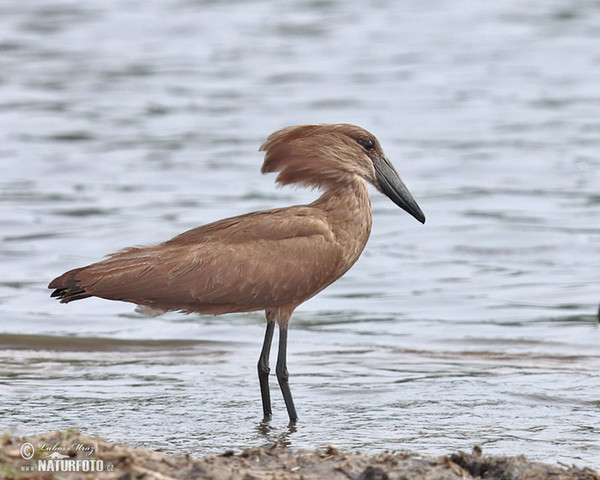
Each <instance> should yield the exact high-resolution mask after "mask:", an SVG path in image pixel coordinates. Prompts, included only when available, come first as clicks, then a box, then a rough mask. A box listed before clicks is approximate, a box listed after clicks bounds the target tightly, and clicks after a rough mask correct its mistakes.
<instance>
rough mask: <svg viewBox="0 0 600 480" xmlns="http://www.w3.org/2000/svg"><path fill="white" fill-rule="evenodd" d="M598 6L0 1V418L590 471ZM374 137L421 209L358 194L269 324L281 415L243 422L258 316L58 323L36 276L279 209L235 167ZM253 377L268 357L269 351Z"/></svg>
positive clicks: (49, 426) (254, 395) (106, 309)
mask: <svg viewBox="0 0 600 480" xmlns="http://www.w3.org/2000/svg"><path fill="white" fill-rule="evenodd" d="M599 22H600V4H598V2H595V1H582V2H576V3H574V2H567V1H558V0H557V1H550V2H549V1H541V0H539V1H529V2H518V1H505V2H496V3H495V4H491V3H490V2H478V1H475V0H460V1H449V0H448V1H442V0H439V1H434V2H420V1H416V0H415V1H406V2H392V1H383V0H380V1H372V2H367V1H364V2H361V1H359V0H354V1H344V2H338V1H312V2H310V1H300V0H295V1H292V2H274V1H259V0H254V1H247V2H225V1H221V2H218V1H200V0H196V1H195V0H182V1H178V0H165V1H162V2H159V1H147V0H145V1H141V0H140V1H138V0H130V1H118V2H117V1H106V2H101V3H98V2H93V1H90V0H77V1H69V0H63V1H59V0H46V1H41V0H38V1H35V0H31V1H28V2H4V3H1V4H0V32H1V33H0V132H1V133H0V136H1V137H0V138H1V142H0V166H1V177H0V218H1V219H2V230H1V231H0V313H1V315H0V332H1V335H0V345H1V346H0V357H1V359H2V361H1V364H0V379H1V380H0V382H1V384H2V397H3V402H2V407H0V412H1V416H0V419H1V420H0V427H1V428H2V430H3V431H7V430H11V431H15V432H16V433H19V434H36V433H42V432H49V431H54V430H57V429H65V428H76V429H79V430H81V431H83V432H84V433H89V434H99V435H102V436H104V437H106V438H108V439H111V440H115V441H120V442H125V443H129V444H131V445H135V446H145V447H148V448H153V449H160V450H164V451H168V452H174V453H190V454H192V455H201V454H207V453H216V452H222V451H223V450H226V449H229V448H241V447H244V446H250V445H264V444H266V443H269V442H279V443H281V444H285V445H290V446H292V447H295V448H313V447H315V446H321V445H326V444H329V443H334V444H337V445H339V446H341V447H342V448H345V449H360V450H361V451H363V452H379V451H382V450H402V449H409V450H418V451H421V452H424V453H431V454H442V453H448V452H451V451H455V450H457V449H463V450H469V449H470V448H471V447H472V445H473V444H480V445H482V446H483V449H484V452H487V453H497V454H507V455H515V454H521V453H525V454H527V455H528V456H529V457H531V458H534V459H539V460H545V461H549V462H554V461H556V460H562V461H566V462H575V463H578V464H581V465H589V466H593V467H596V468H600V460H599V459H600V445H599V443H598V438H599V433H600V373H599V372H600V353H599V352H600V350H599V348H598V344H599V341H600V333H599V330H598V323H597V319H596V311H597V307H598V302H599V301H600V292H599V291H598V267H597V259H598V257H599V254H600V195H599V194H598V185H599V183H600V173H599V172H600V169H599V168H598V167H599V166H600V159H599V157H598V151H599V147H600V120H599V116H598V109H599V107H600V68H599V67H600V47H599V45H600V42H599V40H600V28H599V27H598V25H599V24H600V23H599ZM308 122H349V123H356V124H359V125H361V126H363V127H365V128H367V129H369V130H371V131H372V132H374V133H375V134H376V135H377V136H378V138H379V139H380V140H381V142H382V144H383V147H384V149H385V151H386V153H387V154H388V156H389V157H390V158H391V159H392V160H393V161H394V163H395V165H396V167H397V169H398V170H399V171H400V173H401V175H402V176H403V178H404V180H405V182H406V183H407V185H408V186H409V188H410V189H411V191H412V193H413V195H414V196H415V198H416V199H417V200H418V202H419V203H420V205H421V207H422V208H423V210H424V212H425V213H426V215H427V223H426V225H425V226H422V225H420V224H418V222H415V221H414V220H413V219H412V218H410V217H409V216H408V215H406V214H405V213H404V212H402V211H401V210H400V209H398V208H397V207H396V206H395V205H393V204H392V203H391V202H390V201H389V200H388V199H386V198H385V197H383V196H381V195H379V194H376V193H374V195H373V199H372V200H373V210H374V227H373V234H372V236H371V239H370V242H369V245H368V246H367V248H366V251H365V253H364V254H363V256H362V258H361V259H360V261H359V262H358V263H357V265H356V266H355V267H354V268H353V269H352V270H351V271H350V272H349V273H348V274H347V275H346V276H345V277H344V278H343V279H341V280H340V281H339V282H337V283H336V284H335V285H333V286H331V287H330V288H328V289H327V290H326V291H324V292H322V293H321V294H320V295H319V296H317V297H316V298H314V299H312V300H310V301H309V302H307V303H306V304H304V305H302V306H301V307H300V308H299V309H298V310H297V311H296V313H295V315H294V317H293V320H292V325H291V331H290V345H289V362H288V363H289V369H290V372H291V385H292V390H293V393H294V395H295V399H296V404H297V407H298V411H299V415H300V418H301V419H300V422H299V423H298V425H297V426H295V427H294V428H288V426H287V416H286V413H285V408H284V406H283V402H282V400H281V398H280V395H279V393H278V392H277V391H276V382H274V381H273V382H272V383H273V385H272V387H273V402H274V417H273V419H272V421H271V422H267V423H261V422H260V414H261V407H260V398H259V392H258V385H257V379H256V372H255V365H256V361H257V358H258V354H259V352H260V344H261V342H262V336H263V329H264V323H263V319H262V316H261V315H260V314H251V315H232V316H223V317H211V316H198V315H192V316H183V315H179V314H169V315H166V316H164V317H159V318H154V319H148V318H144V317H141V316H138V315H137V314H135V313H133V308H132V307H131V306H130V305H127V304H119V303H114V302H108V301H101V300H95V299H90V300H86V301H84V302H76V303H73V304H70V305H68V306H65V305H60V304H58V303H57V302H55V301H53V300H51V299H50V298H49V297H48V293H49V292H48V291H47V290H46V285H47V283H48V281H49V280H51V279H52V278H54V277H55V276H56V275H58V274H60V273H62V272H63V271H65V270H67V269H69V268H73V267H76V266H80V265H84V264H86V263H89V262H92V261H95V260H97V259H99V258H101V257H102V256H103V255H104V254H106V253H109V252H111V251H114V250H117V249H119V248H122V247H126V246H130V245H136V244H151V243H156V242H160V241H163V240H166V239H168V238H170V237H171V236H173V235H175V234H177V233H180V232H182V231H184V230H186V229H188V228H190V227H193V226H196V225H199V224H203V223H206V222H209V221H212V220H215V219H218V218H222V217H225V216H230V215H235V214H240V213H244V212H247V211H251V210H257V209H264V208H271V207H274V206H283V205H291V204H296V203H303V202H307V201H310V200H311V199H314V198H315V195H316V194H315V192H308V191H303V190H294V189H282V190H278V189H276V188H275V187H274V185H273V176H261V175H260V174H259V167H260V163H261V155H260V154H259V153H258V152H257V151H256V150H257V148H258V146H259V145H260V143H261V142H262V141H263V140H264V138H265V137H266V135H268V134H269V133H270V132H272V131H274V130H276V129H278V128H281V127H283V126H286V125H290V124H299V123H308ZM273 360H274V359H273Z"/></svg>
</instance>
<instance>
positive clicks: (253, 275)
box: [49, 124, 395, 322]
mask: <svg viewBox="0 0 600 480" xmlns="http://www.w3.org/2000/svg"><path fill="white" fill-rule="evenodd" d="M367 141H370V142H371V145H370V148H369V149H366V148H365V145H366V143H365V142H367ZM260 149H261V150H263V151H265V159H264V163H263V166H262V172H263V173H264V172H275V171H279V172H280V173H279V175H278V177H277V182H279V183H281V184H288V183H301V184H304V185H309V186H313V187H317V188H320V189H322V190H323V194H322V195H321V197H320V198H319V199H318V200H316V201H315V202H313V203H312V204H310V205H305V206H295V207H288V208H280V209H273V210H267V211H262V212H253V213H248V214H245V215H240V216H236V217H232V218H226V219H223V220H220V221H217V222H213V223H210V224H208V225H204V226H200V227H197V228H194V229H192V230H189V231H187V232H184V233H182V234H180V235H178V236H176V237H174V238H172V239H171V240H168V241H166V242H164V243H162V244H160V245H155V246H149V247H133V248H127V249H124V250H121V251H119V252H116V253H114V254H112V255H110V256H109V257H108V258H107V259H105V260H103V261H101V262H98V263H94V264H92V265H88V266H87V267H81V268H76V269H74V270H70V271H68V272H66V273H64V274H63V275H61V276H60V277H58V278H56V279H54V280H53V281H52V282H50V285H49V288H53V289H55V291H54V292H53V293H52V296H53V297H57V298H59V299H60V301H61V302H63V303H67V302H70V301H73V300H79V299H82V298H86V297H90V296H96V297H101V298H106V299H111V300H122V301H126V302H132V303H136V304H138V305H142V306H146V307H150V308H152V309H161V310H183V311H189V312H191V311H193V312H201V313H226V312H244V311H252V310H263V309H266V310H267V311H279V312H284V311H285V312H286V314H285V315H283V314H282V315H283V316H285V321H286V322H287V318H289V314H291V312H292V311H293V309H294V308H295V307H296V306H297V305H299V304H300V303H302V302H303V301H305V300H307V299H308V298H310V297H312V296H313V295H315V294H316V293H318V292H319V291H321V290H322V289H323V288H325V287H326V286H327V285H329V284H331V283H332V282H334V281H335V280H337V279H338V278H339V277H340V276H342V275H343V274H344V273H345V272H346V271H347V270H348V269H349V268H350V267H351V266H352V265H353V264H354V263H355V262H356V260H357V259H358V257H359V256H360V254H361V252H362V250H363V248H364V246H365V244H366V242H367V239H368V237H369V233H370V230H371V207H370V200H369V194H368V189H367V182H370V183H373V184H374V185H375V186H377V188H380V185H379V184H378V183H377V178H376V172H375V168H374V162H377V161H378V159H380V158H384V154H383V151H382V150H381V146H380V145H379V143H378V142H377V139H376V138H375V137H374V136H373V135H372V134H370V133H369V132H367V131H366V130H363V129H362V128H360V127H356V126H354V125H347V124H338V125H302V126H297V127H289V128H285V129H283V130H280V131H278V132H275V133H273V134H271V135H270V136H269V137H268V138H267V140H266V141H265V143H263V145H262V146H261V147H260ZM392 168H393V167H392ZM393 173H394V174H395V171H394V172H393ZM282 318H283V317H282ZM282 321H283V320H282Z"/></svg>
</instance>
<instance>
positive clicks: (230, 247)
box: [65, 207, 347, 313]
mask: <svg viewBox="0 0 600 480" xmlns="http://www.w3.org/2000/svg"><path fill="white" fill-rule="evenodd" d="M309 210H310V208H309ZM343 265H344V262H343V248H342V246H341V245H340V244H339V243H338V242H337V241H336V239H335V237H334V235H333V233H332V232H331V230H330V229H329V227H328V224H327V222H326V219H325V218H324V217H323V216H322V214H319V215H315V212H310V211H307V207H292V208H291V209H280V210H273V211H268V212H259V213H258V214H249V215H245V216H241V217H234V218H232V219H226V220H221V221H220V222H215V223H214V224H209V225H206V226H204V227H199V228H197V229H193V230H190V231H189V232H185V233H184V234H182V235H179V236H178V237H175V238H173V239H172V240H169V241H167V242H165V243H163V244H160V245H156V246H151V247H137V248H130V249H126V250H123V251H120V252H117V253H115V254H113V255H111V256H110V258H108V259H106V260H104V261H102V262H98V263H95V264H92V265H90V266H88V267H84V268H83V269H81V270H79V271H77V272H76V273H75V274H71V276H72V277H74V280H75V281H76V283H77V286H78V287H79V289H81V290H83V291H84V292H85V293H87V294H90V295H95V296H98V297H102V298H108V299H114V300H123V301H128V302H133V303H137V304H140V305H146V306H150V307H153V308H159V309H164V310H185V311H197V312H201V313H226V312H236V311H237V312H241V311H251V310H262V309H264V308H269V307H277V306H289V305H292V306H296V305H298V304H299V303H301V302H303V301H304V300H306V299H307V298H310V297H312V296H313V295H315V294H316V293H318V292H319V291H320V290H322V289H323V288H325V287H326V286H327V285H329V284H330V283H332V282H333V281H335V280H336V279H337V278H339V277H340V276H341V275H342V274H343V273H344V272H345V271H346V270H347V267H344V266H343ZM68 274H69V272H67V273H66V274H65V275H68Z"/></svg>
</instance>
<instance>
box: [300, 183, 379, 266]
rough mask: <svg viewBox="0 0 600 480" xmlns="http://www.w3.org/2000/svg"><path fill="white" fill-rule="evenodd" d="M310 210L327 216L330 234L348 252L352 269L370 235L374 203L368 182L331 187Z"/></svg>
mask: <svg viewBox="0 0 600 480" xmlns="http://www.w3.org/2000/svg"><path fill="white" fill-rule="evenodd" d="M311 206H313V207H316V208H319V209H320V210H322V211H323V212H324V213H325V216H326V218H327V222H328V224H329V228H330V229H331V232H332V233H333V235H334V236H335V238H336V240H337V241H338V242H339V243H340V244H342V245H344V247H345V248H346V251H347V252H348V261H349V262H350V265H349V266H348V268H350V266H351V265H352V264H353V263H354V262H355V261H356V260H357V259H358V257H359V256H360V254H361V252H362V251H363V249H364V247H365V245H366V244H367V240H368V239H369V235H370V233H371V222H372V217H371V199H370V197H369V189H368V187H367V182H365V181H364V180H363V179H362V178H359V177H356V179H355V180H353V181H350V182H347V183H344V184H341V185H339V184H338V185H336V186H332V187H330V188H328V189H327V190H326V191H325V192H324V193H323V194H322V195H321V196H320V197H319V198H318V199H317V200H316V201H315V202H313V203H312V204H311Z"/></svg>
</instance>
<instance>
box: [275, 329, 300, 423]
mask: <svg viewBox="0 0 600 480" xmlns="http://www.w3.org/2000/svg"><path fill="white" fill-rule="evenodd" d="M286 357H287V325H285V326H282V325H281V324H280V325H279V352H278V353H277V367H276V368H275V372H276V373H277V380H278V381H279V388H281V393H282V394H283V399H284V400H285V406H286V408H287V411H288V415H289V417H290V422H292V423H294V422H296V420H298V415H297V414H296V407H294V400H293V399H292V392H291V391H290V386H289V384H288V377H289V374H288V371H287V360H286Z"/></svg>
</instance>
